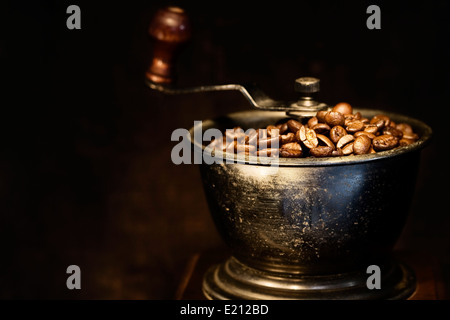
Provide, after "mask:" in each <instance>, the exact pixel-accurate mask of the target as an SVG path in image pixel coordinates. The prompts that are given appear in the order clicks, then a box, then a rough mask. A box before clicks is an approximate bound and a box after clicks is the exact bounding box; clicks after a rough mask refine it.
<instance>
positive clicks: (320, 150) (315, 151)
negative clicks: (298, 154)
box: [309, 146, 333, 157]
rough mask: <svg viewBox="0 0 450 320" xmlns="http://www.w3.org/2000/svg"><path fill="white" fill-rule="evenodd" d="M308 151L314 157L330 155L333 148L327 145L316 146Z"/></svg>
mask: <svg viewBox="0 0 450 320" xmlns="http://www.w3.org/2000/svg"><path fill="white" fill-rule="evenodd" d="M309 153H310V154H311V155H312V156H314V157H330V156H331V154H332V153H333V148H331V147H328V146H317V147H314V148H312V149H311V150H309Z"/></svg>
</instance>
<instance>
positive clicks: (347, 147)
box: [342, 142, 353, 156]
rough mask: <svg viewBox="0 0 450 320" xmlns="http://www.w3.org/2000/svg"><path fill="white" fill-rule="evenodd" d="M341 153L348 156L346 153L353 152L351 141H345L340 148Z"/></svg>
mask: <svg viewBox="0 0 450 320" xmlns="http://www.w3.org/2000/svg"><path fill="white" fill-rule="evenodd" d="M342 153H343V154H344V156H348V155H350V154H352V153H353V142H350V143H347V144H346V145H345V146H344V147H343V148H342Z"/></svg>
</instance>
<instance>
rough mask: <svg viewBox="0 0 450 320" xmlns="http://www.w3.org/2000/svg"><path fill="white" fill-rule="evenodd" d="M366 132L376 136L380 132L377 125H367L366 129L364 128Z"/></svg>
mask: <svg viewBox="0 0 450 320" xmlns="http://www.w3.org/2000/svg"><path fill="white" fill-rule="evenodd" d="M364 131H365V132H368V133H372V134H375V133H377V132H378V126H377V125H376V124H366V127H365V128H364Z"/></svg>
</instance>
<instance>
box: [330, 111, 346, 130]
mask: <svg viewBox="0 0 450 320" xmlns="http://www.w3.org/2000/svg"><path fill="white" fill-rule="evenodd" d="M325 122H326V123H327V124H328V125H329V126H330V127H334V126H343V125H344V123H345V118H344V115H343V114H342V113H340V112H336V111H330V112H328V113H327V114H326V116H325Z"/></svg>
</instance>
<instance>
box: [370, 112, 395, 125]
mask: <svg viewBox="0 0 450 320" xmlns="http://www.w3.org/2000/svg"><path fill="white" fill-rule="evenodd" d="M380 120H382V121H383V127H388V126H389V124H390V123H391V119H390V118H389V117H388V116H386V115H384V114H377V115H376V116H374V117H373V118H372V120H370V123H377V122H378V121H380Z"/></svg>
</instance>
